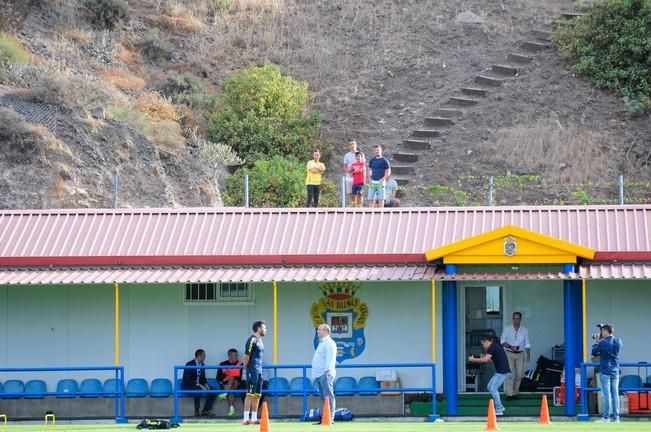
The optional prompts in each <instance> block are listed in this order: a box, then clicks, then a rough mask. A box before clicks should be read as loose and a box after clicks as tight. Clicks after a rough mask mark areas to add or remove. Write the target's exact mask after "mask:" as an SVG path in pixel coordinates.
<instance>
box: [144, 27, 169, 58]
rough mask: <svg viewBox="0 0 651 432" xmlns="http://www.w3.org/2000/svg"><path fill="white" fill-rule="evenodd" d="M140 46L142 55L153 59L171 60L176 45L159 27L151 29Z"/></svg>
mask: <svg viewBox="0 0 651 432" xmlns="http://www.w3.org/2000/svg"><path fill="white" fill-rule="evenodd" d="M139 46H140V52H141V53H142V55H143V56H145V57H146V58H148V59H149V60H151V61H158V60H169V59H170V57H171V55H172V51H174V45H172V43H171V42H170V41H168V40H166V39H164V37H163V35H162V34H161V32H160V30H158V29H152V30H149V31H148V32H147V34H146V35H145V38H144V39H143V40H142V42H140V44H139Z"/></svg>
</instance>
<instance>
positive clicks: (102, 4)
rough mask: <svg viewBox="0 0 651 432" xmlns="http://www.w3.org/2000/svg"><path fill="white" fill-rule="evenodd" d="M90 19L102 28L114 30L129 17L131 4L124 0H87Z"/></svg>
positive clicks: (97, 26)
mask: <svg viewBox="0 0 651 432" xmlns="http://www.w3.org/2000/svg"><path fill="white" fill-rule="evenodd" d="M85 5H86V13H87V16H88V21H89V22H90V23H91V24H92V25H93V27H95V28H97V29H100V30H104V29H106V30H113V29H114V28H115V27H117V25H118V24H119V23H120V22H121V21H126V20H127V19H128V18H129V6H128V5H127V3H126V2H125V1H124V0H86V3H85Z"/></svg>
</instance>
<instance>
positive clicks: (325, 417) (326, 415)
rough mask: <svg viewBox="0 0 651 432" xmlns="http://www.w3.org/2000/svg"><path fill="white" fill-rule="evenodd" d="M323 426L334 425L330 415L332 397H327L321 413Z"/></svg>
mask: <svg viewBox="0 0 651 432" xmlns="http://www.w3.org/2000/svg"><path fill="white" fill-rule="evenodd" d="M321 426H332V417H331V415H330V398H329V397H326V398H325V403H324V404H323V413H322V414H321Z"/></svg>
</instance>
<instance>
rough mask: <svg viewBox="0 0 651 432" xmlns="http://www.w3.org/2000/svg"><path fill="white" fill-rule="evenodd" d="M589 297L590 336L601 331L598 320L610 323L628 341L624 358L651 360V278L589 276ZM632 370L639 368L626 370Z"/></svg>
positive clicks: (638, 360)
mask: <svg viewBox="0 0 651 432" xmlns="http://www.w3.org/2000/svg"><path fill="white" fill-rule="evenodd" d="M587 299H588V301H587V316H588V317H587V318H588V319H587V329H586V337H588V338H589V337H590V336H589V335H591V334H592V333H595V332H596V331H597V328H596V324H598V323H610V324H612V325H613V327H614V329H615V335H616V336H618V337H620V338H621V339H622V342H623V343H624V347H623V349H622V352H621V358H620V360H621V361H622V362H640V361H646V362H651V344H650V343H649V342H650V341H651V337H649V333H650V331H651V281H648V280H645V281H591V280H589V281H588V282H587ZM591 343H592V341H590V340H589V342H588V350H590V347H591ZM629 373H633V374H635V373H637V370H634V369H628V370H623V371H622V374H629ZM648 373H649V374H651V370H649V372H648ZM643 378H646V377H643Z"/></svg>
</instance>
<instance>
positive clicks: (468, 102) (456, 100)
mask: <svg viewBox="0 0 651 432" xmlns="http://www.w3.org/2000/svg"><path fill="white" fill-rule="evenodd" d="M478 103H479V101H478V100H476V99H469V98H463V97H456V96H452V97H451V98H449V99H448V101H447V102H446V104H448V105H457V106H472V105H477V104H478Z"/></svg>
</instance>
